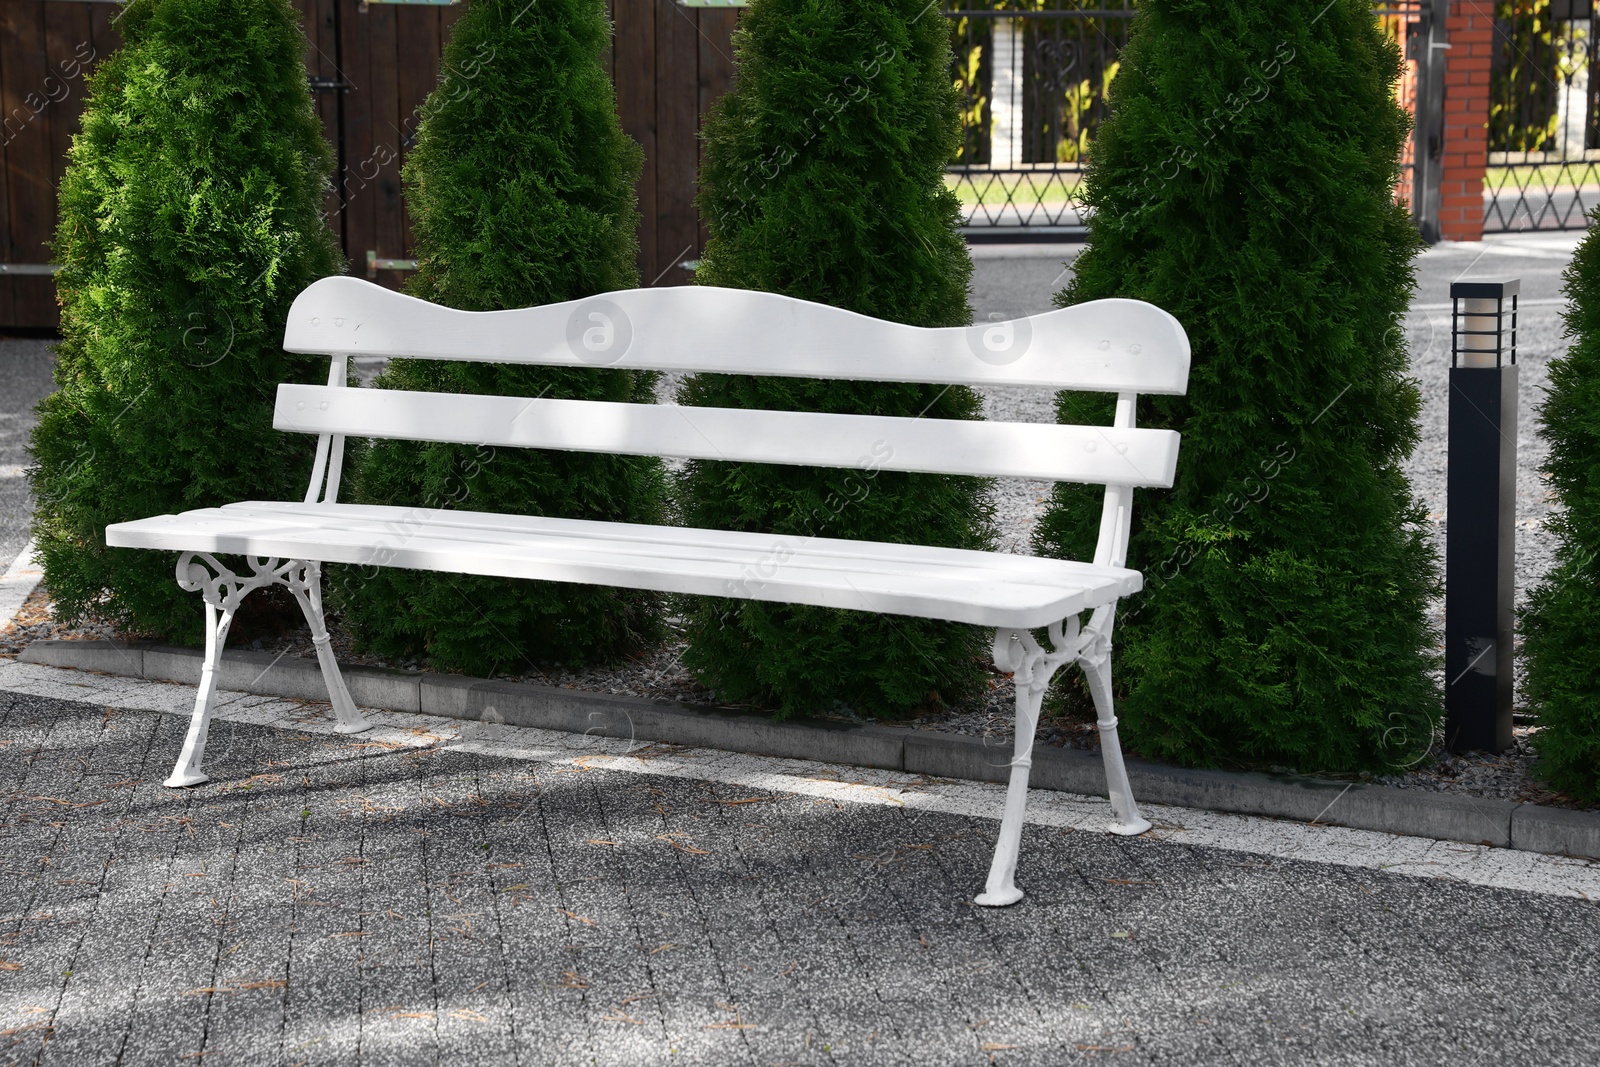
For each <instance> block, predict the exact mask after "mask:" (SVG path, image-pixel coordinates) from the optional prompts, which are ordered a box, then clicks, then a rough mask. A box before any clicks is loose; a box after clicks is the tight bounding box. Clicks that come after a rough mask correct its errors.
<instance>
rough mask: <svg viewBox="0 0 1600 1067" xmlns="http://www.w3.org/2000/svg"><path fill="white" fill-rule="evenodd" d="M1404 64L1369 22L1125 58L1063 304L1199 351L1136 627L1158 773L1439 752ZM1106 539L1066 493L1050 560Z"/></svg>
mask: <svg viewBox="0 0 1600 1067" xmlns="http://www.w3.org/2000/svg"><path fill="white" fill-rule="evenodd" d="M1398 65H1399V56H1398V53H1397V50H1396V49H1395V48H1394V46H1393V45H1391V44H1390V43H1389V42H1388V41H1387V40H1386V39H1385V38H1384V37H1383V35H1382V34H1381V33H1380V31H1379V28H1378V26H1377V25H1376V22H1375V20H1374V19H1373V16H1372V10H1371V5H1370V4H1369V3H1367V2H1366V0H1333V2H1331V3H1330V2H1329V0H1224V2H1220V3H1203V4H1202V3H1194V2H1191V0H1148V2H1147V3H1145V4H1144V5H1143V6H1142V8H1141V14H1140V16H1139V19H1138V21H1137V22H1136V23H1135V26H1134V31H1133V34H1132V37H1131V40H1130V42H1129V45H1128V48H1127V50H1126V51H1125V53H1124V55H1123V63H1122V67H1121V70H1120V72H1119V74H1118V76H1117V82H1116V86H1115V88H1114V90H1113V102H1112V116H1111V118H1110V120H1109V121H1108V122H1107V123H1106V125H1104V126H1103V127H1102V128H1101V131H1100V135H1099V139H1098V141H1097V143H1096V144H1095V145H1094V147H1093V149H1092V153H1091V162H1090V171H1089V177H1088V183H1089V185H1088V201H1089V203H1090V204H1091V205H1092V206H1093V208H1094V212H1095V213H1094V215H1093V220H1092V222H1091V229H1090V244H1089V247H1088V248H1087V249H1086V250H1085V251H1084V253H1083V254H1082V256H1080V258H1079V259H1078V261H1077V272H1076V276H1075V278H1074V279H1073V281H1072V282H1071V283H1070V284H1069V285H1068V287H1067V288H1066V289H1065V290H1064V291H1063V292H1062V293H1061V294H1059V296H1058V302H1059V303H1061V304H1062V305H1066V304H1076V303H1081V302H1083V301H1087V300H1094V299H1098V298H1102V297H1135V298H1139V299H1143V300H1148V301H1150V302H1152V303H1154V304H1156V305H1158V306H1160V307H1163V308H1165V309H1167V310H1168V311H1170V312H1172V314H1174V315H1175V316H1177V318H1178V320H1179V321H1180V322H1182V323H1183V325H1184V327H1185V329H1187V331H1188V333H1189V338H1190V341H1191V343H1192V344H1193V349H1194V364H1193V372H1192V374H1191V376H1190V380H1189V392H1188V395H1187V396H1184V397H1173V398H1161V397H1151V398H1147V399H1144V400H1142V401H1141V402H1140V416H1141V420H1142V422H1143V424H1145V425H1153V426H1165V427H1171V428H1173V429H1176V430H1179V431H1181V432H1182V434H1183V446H1182V452H1181V455H1180V457H1179V460H1178V483H1177V486H1176V488H1174V489H1173V490H1170V491H1163V490H1152V491H1148V492H1146V491H1143V490H1141V491H1140V492H1139V493H1138V499H1137V507H1136V512H1135V514H1136V516H1137V519H1138V523H1139V525H1138V528H1137V529H1136V531H1135V535H1134V538H1133V542H1132V547H1131V550H1130V555H1129V558H1130V566H1135V567H1138V568H1140V569H1141V570H1143V571H1144V572H1145V575H1146V588H1145V591H1144V592H1143V593H1142V594H1140V596H1139V597H1137V598H1134V599H1133V600H1132V601H1130V602H1129V604H1128V605H1127V606H1126V610H1125V611H1124V613H1123V615H1122V617H1121V618H1120V619H1119V620H1118V622H1119V627H1118V638H1117V639H1118V643H1119V644H1120V646H1121V652H1120V654H1119V655H1118V657H1117V660H1116V664H1117V669H1118V672H1119V676H1120V679H1121V686H1122V689H1123V697H1122V700H1121V703H1120V706H1119V714H1120V716H1121V717H1122V721H1123V725H1124V729H1125V734H1124V736H1125V737H1127V738H1128V740H1129V743H1130V744H1132V745H1133V746H1134V747H1136V748H1137V749H1139V750H1141V751H1143V752H1145V753H1147V754H1149V755H1152V756H1157V757H1161V758H1166V759H1172V760H1178V761H1183V762H1193V763H1202V764H1218V763H1224V762H1246V763H1253V764H1279V765H1288V766H1292V767H1296V768H1299V769H1301V770H1306V771H1351V770H1360V769H1379V768H1384V767H1391V766H1395V765H1397V764H1401V763H1405V762H1408V761H1410V760H1412V759H1415V758H1417V757H1418V756H1419V755H1420V754H1421V753H1423V752H1424V751H1425V750H1426V748H1427V746H1428V744H1429V743H1430V740H1431V737H1432V735H1433V730H1434V725H1435V723H1436V722H1437V720H1438V715H1439V705H1440V698H1439V694H1438V692H1437V687H1436V684H1435V683H1433V682H1431V681H1430V679H1429V676H1428V669H1429V666H1430V664H1431V663H1432V656H1431V654H1430V649H1431V648H1432V647H1433V646H1434V644H1435V634H1434V633H1432V632H1431V630H1430V627H1429V625H1428V624H1427V621H1426V616H1425V605H1426V602H1427V599H1428V597H1429V596H1430V594H1431V592H1432V591H1433V590H1434V589H1435V587H1436V584H1437V562H1436V560H1435V558H1434V555H1433V553H1432V551H1431V549H1430V546H1429V544H1428V542H1427V541H1426V539H1425V536H1424V530H1423V522H1424V516H1423V515H1422V514H1421V512H1420V509H1419V507H1418V505H1417V503H1416V501H1415V499H1414V497H1413V496H1412V494H1411V491H1410V488H1409V486H1408V485H1407V483H1406V480H1405V478H1404V476H1403V474H1402V472H1401V469H1400V463H1401V461H1402V459H1403V458H1404V457H1405V456H1406V455H1407V454H1408V453H1409V451H1410V450H1411V448H1412V447H1413V446H1414V444H1415V441H1416V437H1417V425H1416V416H1417V410H1418V405H1419V400H1418V394H1417V390H1416V388H1415V387H1414V385H1413V384H1412V383H1411V382H1410V381H1408V380H1407V379H1406V377H1405V374H1406V368H1407V356H1406V349H1405V344H1404V336H1403V333H1402V330H1401V323H1402V316H1403V315H1404V312H1405V309H1406V305H1407V302H1408V300H1409V298H1410V293H1411V290H1412V287H1413V273H1412V266H1411V258H1412V256H1413V255H1414V254H1415V252H1416V251H1417V249H1418V244H1419V242H1418V238H1417V236H1416V234H1415V233H1414V231H1413V230H1412V228H1411V225H1410V223H1409V222H1408V221H1407V212H1406V209H1405V207H1404V206H1403V205H1400V204H1396V203H1395V200H1394V190H1395V183H1396V180H1397V177H1398V174H1399V167H1398V159H1399V154H1400V148H1401V145H1402V143H1403V141H1404V138H1405V136H1406V132H1407V128H1408V120H1407V117H1406V115H1405V113H1404V112H1403V111H1402V110H1401V109H1400V108H1399V107H1397V106H1396V104H1395V100H1394V95H1393V93H1394V90H1393V86H1394V84H1395V79H1396V74H1397V69H1398ZM1109 412H1110V407H1109V404H1102V403H1100V401H1099V399H1098V398H1090V400H1089V401H1088V402H1085V401H1084V400H1083V399H1082V398H1081V396H1080V397H1072V396H1069V395H1066V394H1063V397H1062V400H1061V403H1060V405H1059V413H1060V416H1061V419H1062V421H1074V422H1076V421H1084V420H1085V418H1086V417H1088V418H1096V419H1103V418H1107V417H1108V416H1109ZM1098 516H1099V510H1098V506H1097V494H1094V493H1089V492H1085V491H1083V490H1081V489H1080V488H1078V487H1074V486H1061V487H1059V488H1058V490H1057V493H1056V495H1055V498H1054V500H1053V503H1052V505H1051V511H1050V513H1049V515H1048V516H1047V519H1046V521H1044V522H1043V523H1042V524H1041V529H1040V533H1039V538H1038V545H1039V548H1040V550H1041V551H1042V552H1047V553H1052V554H1061V555H1073V556H1076V557H1077V558H1080V559H1081V558H1085V554H1086V553H1087V552H1088V551H1090V550H1091V549H1092V545H1093V530H1094V528H1095V524H1096V523H1097V521H1098Z"/></svg>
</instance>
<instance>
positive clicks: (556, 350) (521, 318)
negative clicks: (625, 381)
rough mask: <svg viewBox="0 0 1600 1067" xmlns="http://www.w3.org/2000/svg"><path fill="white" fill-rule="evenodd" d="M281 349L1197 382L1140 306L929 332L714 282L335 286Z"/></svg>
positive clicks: (317, 294)
mask: <svg viewBox="0 0 1600 1067" xmlns="http://www.w3.org/2000/svg"><path fill="white" fill-rule="evenodd" d="M596 316H599V317H596ZM283 346H284V348H286V349H287V350H288V351H290V352H310V353H319V354H327V355H356V356H360V355H372V356H404V357H417V358H424V359H454V360H476V361H482V362H487V363H531V364H541V365H546V366H557V367H583V366H611V367H623V368H632V369H641V370H663V371H673V372H686V371H710V372H721V373H726V374H760V375H776V376H783V375H788V376H793V377H805V378H842V379H847V380H853V381H875V382H928V383H933V384H940V385H944V384H951V385H1035V386H1044V387H1047V388H1053V389H1084V390H1090V391H1098V392H1107V393H1120V392H1137V393H1168V394H1179V393H1182V392H1183V391H1184V388H1185V386H1186V384H1187V382H1188V376H1189V341H1188V337H1187V336H1186V335H1185V333H1184V331H1183V327H1182V326H1180V325H1179V324H1178V321H1177V320H1176V319H1174V318H1173V317H1172V316H1171V315H1169V314H1168V313H1167V312H1165V311H1163V310H1161V309H1160V308H1158V307H1155V306H1153V305H1151V304H1147V303H1144V302H1143V301H1139V300H1121V299H1112V300H1095V301H1092V302H1090V303H1086V304H1079V305H1077V306H1075V307H1070V308H1061V309H1058V310H1055V311H1049V312H1046V313H1044V314H1041V315H1033V316H1030V317H1028V318H1026V319H1017V320H1015V321H1014V322H1011V323H1009V324H1008V323H992V322H991V323H978V324H976V325H973V326H968V327H960V326H957V327H948V328H944V329H929V328H924V327H919V326H907V325H905V324H903V323H898V322H886V321H884V320H882V319H874V318H870V317H868V316H866V315H859V314H856V313H855V312H853V311H846V310H844V309H843V308H835V307H827V306H825V305H821V304H813V303H810V302H808V301H804V300H797V299H795V298H793V297H788V296H783V295H781V294H778V293H762V292H755V291H753V290H748V289H722V288H717V287H715V286H707V285H692V286H667V287H663V288H659V289H630V290H627V291H625V292H618V293H602V294H600V295H599V296H594V297H586V298H584V299H581V300H572V301H568V302H566V303H562V304H546V305H544V306H541V307H531V308H514V309H511V310H507V311H458V310H456V309H454V308H447V307H440V306H439V305H437V304H430V303H428V302H427V301H425V300H418V299H417V298H415V297H411V296H406V295H405V294H403V293H397V292H394V291H392V290H389V289H384V288H383V287H381V286H378V285H374V284H373V283H371V282H368V281H364V280H362V279H360V278H349V277H336V278H323V279H321V280H320V281H317V282H314V283H312V284H311V285H310V286H308V287H307V288H306V289H305V290H304V291H303V292H301V294H300V295H299V296H298V297H296V298H295V301H294V305H293V306H292V307H291V308H290V310H289V322H288V328H287V329H286V330H285V332H284V341H283Z"/></svg>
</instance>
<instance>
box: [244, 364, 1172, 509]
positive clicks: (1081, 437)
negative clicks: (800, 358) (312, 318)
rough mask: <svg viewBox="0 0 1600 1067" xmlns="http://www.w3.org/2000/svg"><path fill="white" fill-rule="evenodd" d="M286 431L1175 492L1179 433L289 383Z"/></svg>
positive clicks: (281, 391) (279, 420)
mask: <svg viewBox="0 0 1600 1067" xmlns="http://www.w3.org/2000/svg"><path fill="white" fill-rule="evenodd" d="M273 425H274V426H275V427H277V428H278V429H280V430H287V431H292V432H299V433H312V434H343V435H345V436H348V437H382V438H400V439H405V440H423V441H446V442H454V443H458V444H484V445H491V446H500V447H519V448H551V449H563V450H568V451H578V452H613V453H622V454H627V455H646V456H676V457H682V458H687V459H721V460H735V461H740V462H751V463H786V464H797V465H801V466H815V467H845V468H855V469H859V470H868V471H878V470H900V471H923V472H929V473H937V474H965V475H977V476H982V477H1011V478H1035V479H1050V480H1057V481H1071V482H1083V483H1087V484H1094V485H1135V486H1152V487H1162V488H1165V487H1169V486H1171V485H1172V478H1173V473H1174V471H1175V469H1176V466H1177V458H1178V435H1177V434H1176V433H1174V432H1172V431H1171V430H1145V429H1125V428H1117V427H1102V426H1059V425H1054V424H1050V423H1016V422H965V421H956V420H952V419H910V418H895V417H890V416H880V415H839V414H825V413H814V412H799V411H747V410H736V409H729V408H701V407H681V406H679V405H676V404H614V403H604V402H600V401H585V400H551V399H523V398H520V397H502V396H474V395H469V394H460V393H423V392H412V391H407V390H391V389H349V388H341V387H329V386H320V385H281V386H279V387H278V402H277V407H276V410H275V411H274V415H273Z"/></svg>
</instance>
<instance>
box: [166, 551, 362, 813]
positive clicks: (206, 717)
mask: <svg viewBox="0 0 1600 1067" xmlns="http://www.w3.org/2000/svg"><path fill="white" fill-rule="evenodd" d="M248 559H249V561H250V566H251V568H252V570H253V571H254V573H252V574H251V575H250V576H249V577H247V578H241V577H239V576H238V575H237V574H234V573H233V571H231V570H229V569H228V568H227V567H224V566H223V565H222V564H221V563H218V562H217V560H216V558H215V557H213V556H211V555H210V554H209V553H205V552H185V553H184V554H183V555H182V556H180V557H178V585H179V587H180V588H182V589H185V590H187V591H188V592H191V593H195V592H198V593H201V594H202V595H203V596H204V597H205V601H206V658H205V661H204V662H203V663H202V664H201V667H200V689H199V691H198V692H197V693H196V694H195V700H194V716H193V717H192V718H191V719H190V720H189V732H188V734H187V735H186V736H185V737H184V741H183V751H182V752H181V753H180V754H179V755H178V764H177V766H176V767H174V768H173V771H172V777H170V778H168V779H167V780H166V782H165V783H164V784H166V785H169V786H174V787H178V786H186V785H200V784H201V783H202V782H208V781H210V780H211V779H210V778H209V777H208V776H207V775H206V773H205V771H203V770H202V769H201V764H202V762H203V761H204V759H205V754H206V736H207V734H208V733H209V732H210V728H211V713H212V711H213V710H214V708H215V706H216V700H217V671H218V669H219V668H220V666H221V664H222V648H223V645H224V644H226V643H227V640H228V629H229V627H231V626H232V625H233V616H234V614H235V613H237V612H238V610H239V604H240V602H241V601H243V600H244V598H245V597H246V596H247V595H248V594H249V593H251V592H252V591H254V590H256V589H260V588H261V587H262V586H266V585H286V586H288V587H289V590H290V591H291V592H293V593H294V596H295V599H296V600H297V601H299V603H300V607H301V610H303V611H304V612H305V615H306V621H307V622H308V623H309V624H310V626H311V640H312V642H313V643H314V644H315V645H316V647H317V659H318V661H319V662H320V664H321V666H322V676H323V680H324V681H325V682H326V683H327V685H328V696H329V698H330V699H331V700H332V701H333V712H334V716H335V717H336V718H337V719H338V722H339V725H338V729H339V731H340V732H341V733H352V734H353V733H359V732H361V731H362V730H367V729H370V728H371V724H370V723H368V722H367V721H366V720H365V719H363V718H362V717H361V715H360V714H359V713H358V712H357V711H356V709H355V704H354V702H352V701H351V699H350V691H349V690H348V689H347V688H346V687H345V684H344V679H343V677H342V676H341V675H340V674H339V665H338V663H336V662H335V661H334V658H333V650H332V649H331V648H330V647H329V639H328V631H327V627H326V626H325V625H324V624H323V618H322V575H321V568H320V566H319V565H318V564H316V563H307V562H305V561H303V560H289V561H288V562H287V563H285V562H282V561H280V560H277V559H262V558H261V557H258V556H250V557H248ZM219 614H220V618H219Z"/></svg>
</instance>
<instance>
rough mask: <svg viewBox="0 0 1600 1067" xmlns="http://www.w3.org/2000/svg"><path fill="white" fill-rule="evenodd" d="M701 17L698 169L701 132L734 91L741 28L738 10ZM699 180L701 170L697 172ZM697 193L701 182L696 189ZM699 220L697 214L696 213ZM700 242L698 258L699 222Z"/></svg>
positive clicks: (703, 230)
mask: <svg viewBox="0 0 1600 1067" xmlns="http://www.w3.org/2000/svg"><path fill="white" fill-rule="evenodd" d="M699 17H700V87H699V88H700V100H699V108H700V123H699V125H698V126H697V127H696V129H695V158H696V159H697V160H698V165H699V166H703V165H704V164H705V142H704V141H702V140H701V139H700V131H701V129H703V128H704V126H705V119H706V115H707V114H709V113H710V111H711V107H712V105H713V104H715V103H716V102H717V101H718V100H719V99H721V98H722V95H723V94H724V93H726V92H727V91H728V90H729V89H731V88H733V32H734V30H736V29H738V28H739V12H738V10H737V9H722V10H717V9H714V8H705V9H702V10H701V11H700V12H699ZM696 174H697V178H698V166H697V168H696ZM695 190H696V192H697V193H698V191H699V184H698V181H697V183H696V185H695ZM697 217H698V213H697ZM699 226H700V231H699V241H698V242H697V243H696V244H695V249H694V251H695V256H696V257H697V258H698V257H699V255H700V253H701V252H702V251H704V250H705V247H706V236H707V235H706V224H705V220H704V219H700V220H699Z"/></svg>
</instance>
